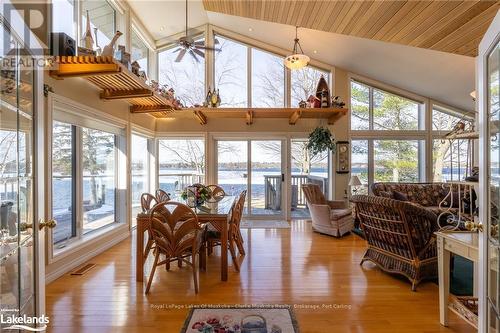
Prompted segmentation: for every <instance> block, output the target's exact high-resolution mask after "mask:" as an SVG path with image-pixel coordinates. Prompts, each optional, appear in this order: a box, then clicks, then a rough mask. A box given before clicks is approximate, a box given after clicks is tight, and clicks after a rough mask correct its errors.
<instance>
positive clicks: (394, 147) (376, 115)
mask: <svg viewBox="0 0 500 333" xmlns="http://www.w3.org/2000/svg"><path fill="white" fill-rule="evenodd" d="M424 110H425V105H424V104H423V103H419V102H416V101H414V100H412V99H408V98H405V97H402V96H400V95H396V94H394V93H392V92H387V91H385V90H382V89H380V88H378V87H372V86H370V85H367V84H365V83H362V82H358V81H354V80H352V81H351V137H352V147H351V166H352V170H351V172H352V175H357V176H358V177H359V178H360V180H361V182H362V183H363V184H367V185H370V184H372V183H373V182H418V181H423V180H424V179H425V173H424V171H425V170H424V169H425V168H424V167H423V162H424V160H425V138H426V133H425V131H424V130H423V123H424V116H423V115H424ZM410 131H411V132H410ZM410 133H411V134H410ZM366 189H367V187H362V189H356V190H357V191H358V192H357V193H366V192H367V191H366Z"/></svg>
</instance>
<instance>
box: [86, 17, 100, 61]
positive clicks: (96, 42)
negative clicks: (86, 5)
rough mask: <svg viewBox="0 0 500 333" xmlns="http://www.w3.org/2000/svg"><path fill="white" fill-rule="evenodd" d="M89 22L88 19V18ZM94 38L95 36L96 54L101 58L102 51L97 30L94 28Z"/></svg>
mask: <svg viewBox="0 0 500 333" xmlns="http://www.w3.org/2000/svg"><path fill="white" fill-rule="evenodd" d="M87 13H88V11H87ZM87 22H88V17H87ZM94 36H95V53H96V54H97V55H98V56H100V55H101V53H102V49H101V47H100V46H99V42H98V41H97V28H94Z"/></svg>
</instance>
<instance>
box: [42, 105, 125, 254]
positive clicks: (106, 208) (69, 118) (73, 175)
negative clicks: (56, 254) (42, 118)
mask: <svg viewBox="0 0 500 333" xmlns="http://www.w3.org/2000/svg"><path fill="white" fill-rule="evenodd" d="M54 105H57V107H55V112H54V113H53V114H54V121H53V122H52V154H51V156H52V158H51V161H52V170H51V171H52V217H53V218H54V219H55V220H56V221H57V222H58V225H57V228H54V229H53V233H52V238H53V243H54V245H55V246H54V249H56V250H57V249H62V248H64V247H65V246H66V244H67V243H68V241H72V240H74V239H75V240H76V239H81V238H84V237H85V236H86V235H87V234H90V233H91V232H93V231H96V230H101V229H102V228H104V227H108V226H110V225H112V224H115V223H117V222H123V221H125V220H124V217H125V212H124V210H125V209H126V208H125V206H124V205H123V204H119V205H118V204H117V202H120V203H124V202H125V199H126V197H125V194H124V191H117V189H118V188H124V185H125V183H124V182H125V181H124V180H120V179H124V172H123V171H122V172H119V170H124V163H125V158H124V154H125V153H124V152H125V138H124V136H123V128H119V127H115V126H114V125H106V124H103V123H102V122H101V121H95V120H94V119H91V118H90V116H89V117H88V118H87V117H86V116H82V117H78V116H75V114H74V113H65V112H62V111H59V110H60V108H61V107H60V104H59V102H58V101H55V102H54ZM75 111H76V109H75ZM120 165H122V168H119V166H120ZM119 185H120V186H119ZM120 192H121V193H120Z"/></svg>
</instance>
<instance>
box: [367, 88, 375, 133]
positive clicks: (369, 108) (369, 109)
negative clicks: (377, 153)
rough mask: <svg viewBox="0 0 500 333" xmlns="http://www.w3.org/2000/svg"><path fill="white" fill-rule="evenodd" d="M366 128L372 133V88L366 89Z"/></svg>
mask: <svg viewBox="0 0 500 333" xmlns="http://www.w3.org/2000/svg"><path fill="white" fill-rule="evenodd" d="M368 98H369V101H368V128H369V129H370V131H373V128H374V126H373V87H369V88H368Z"/></svg>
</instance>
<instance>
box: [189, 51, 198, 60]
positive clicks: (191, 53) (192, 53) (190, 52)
mask: <svg viewBox="0 0 500 333" xmlns="http://www.w3.org/2000/svg"><path fill="white" fill-rule="evenodd" d="M189 54H190V55H191V56H192V57H193V58H194V60H196V62H200V60H198V57H197V56H196V54H194V52H193V50H189Z"/></svg>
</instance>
